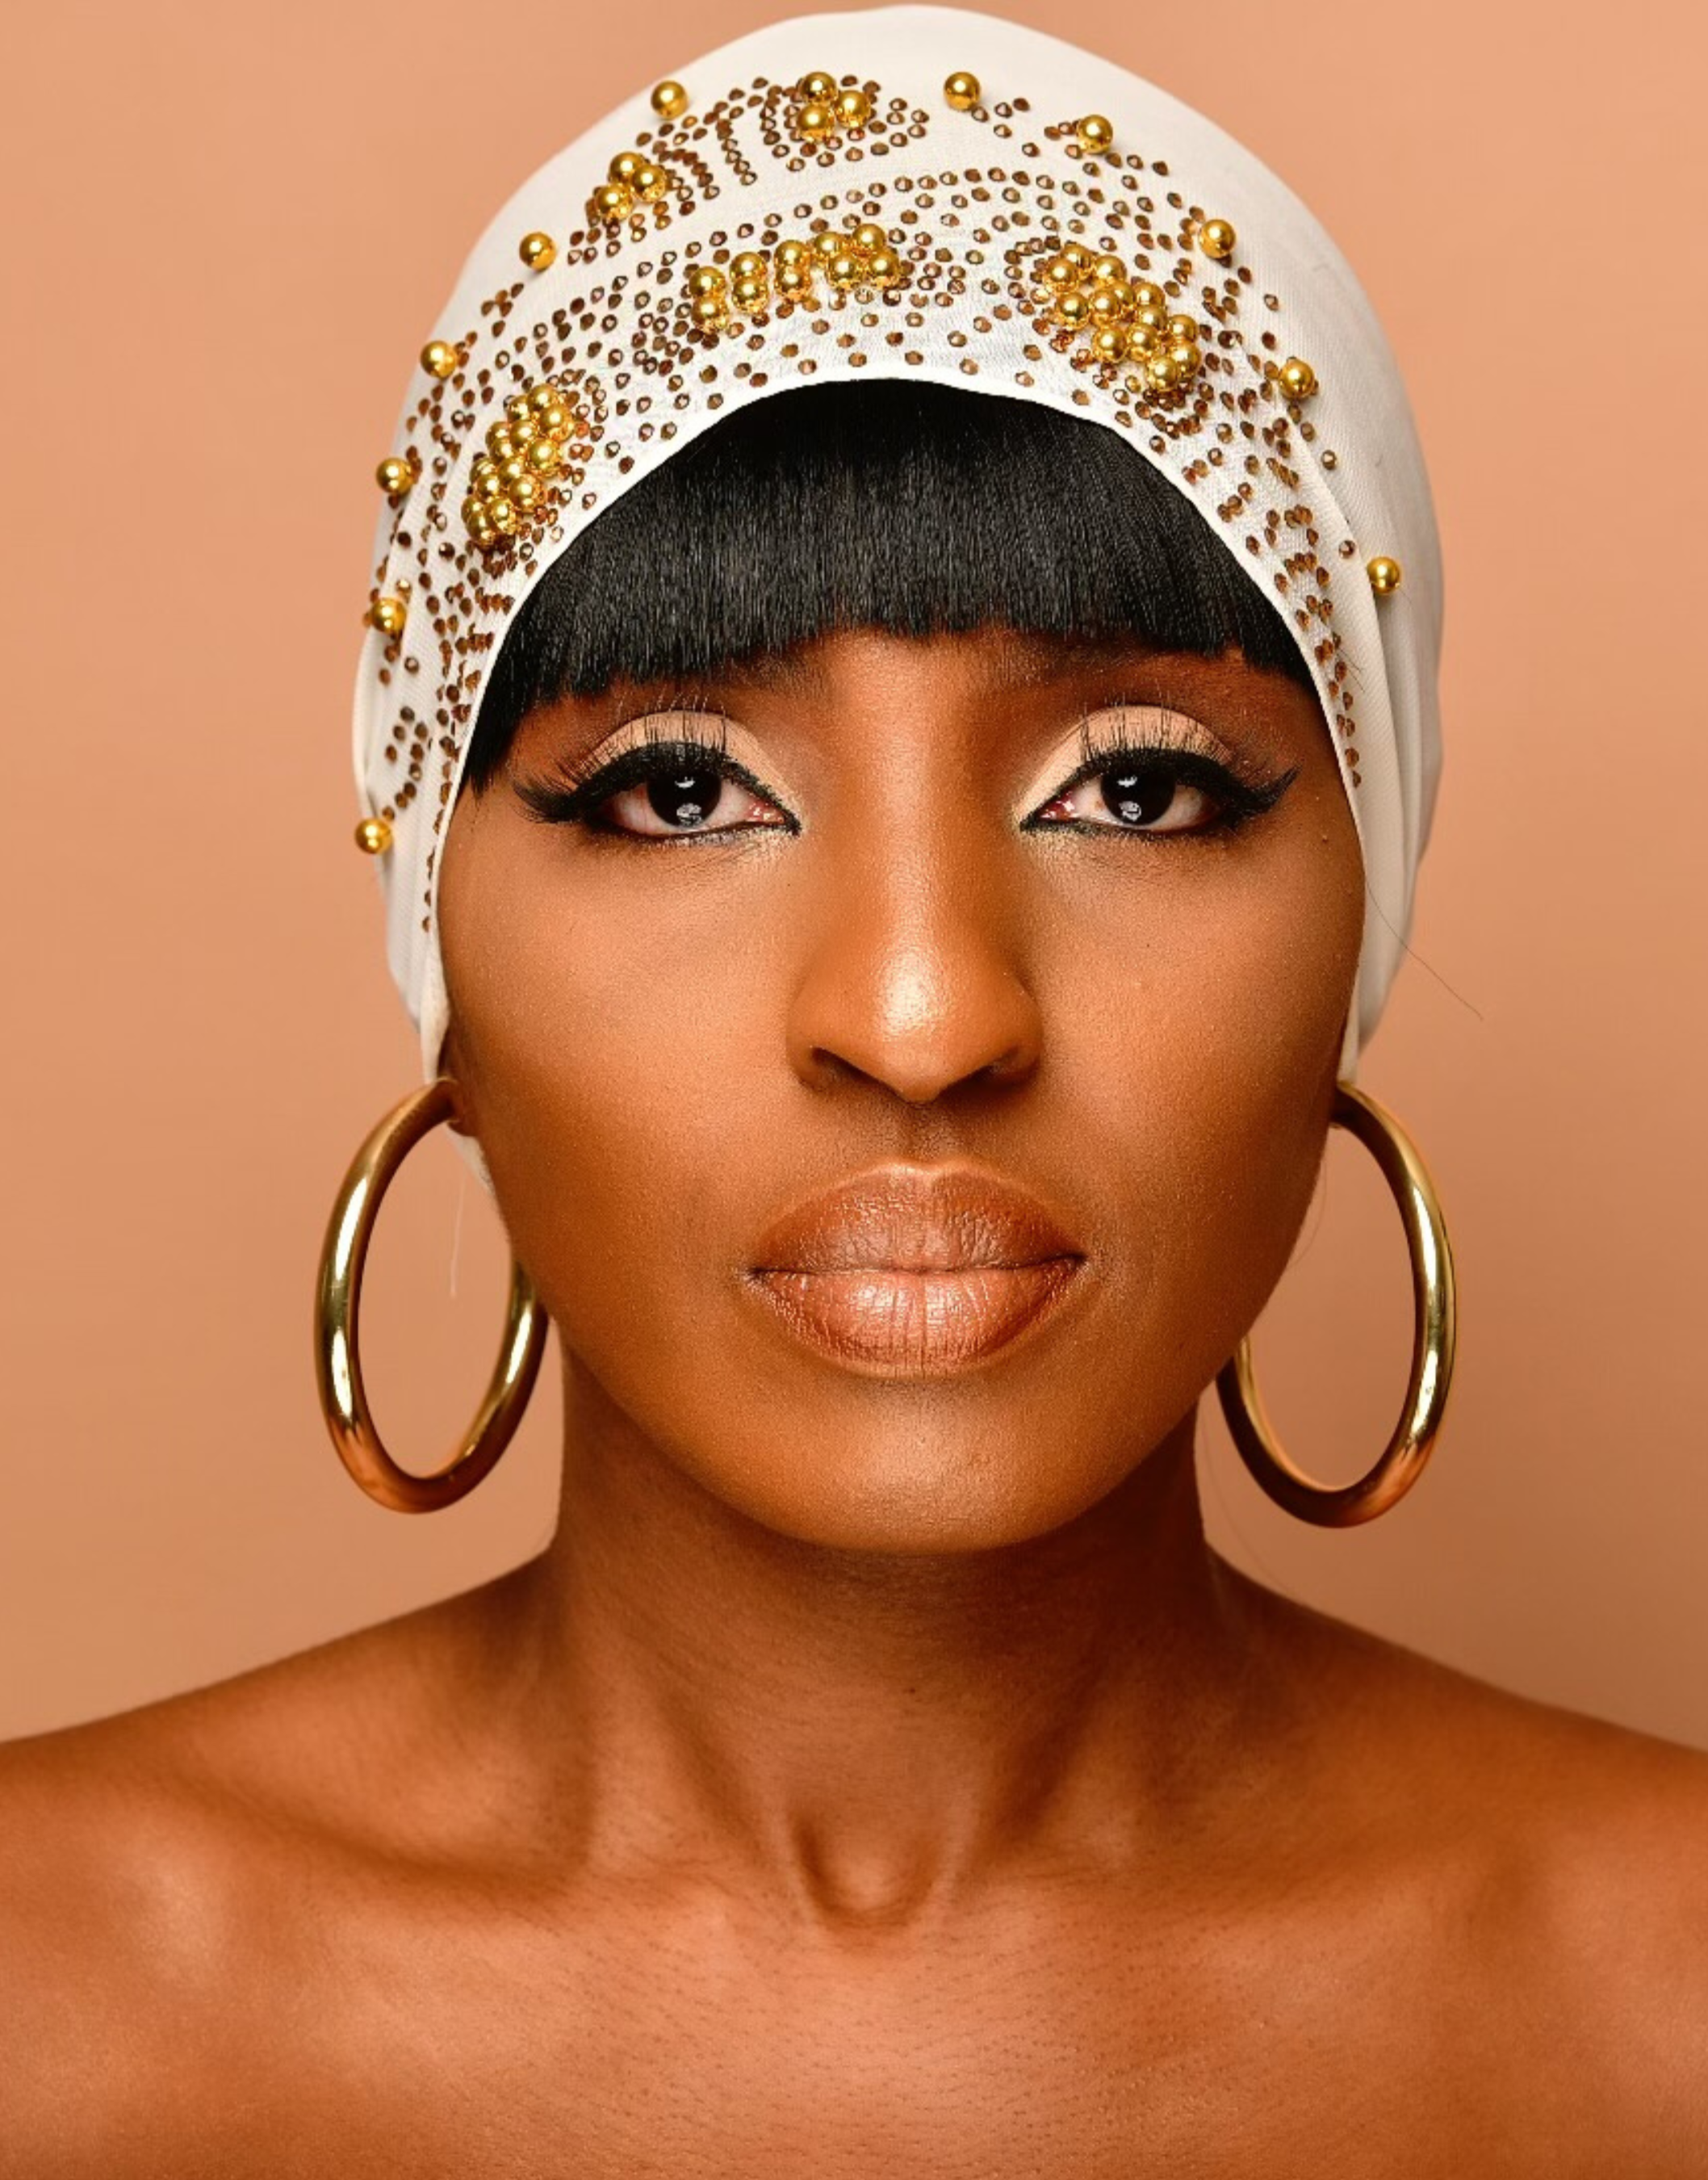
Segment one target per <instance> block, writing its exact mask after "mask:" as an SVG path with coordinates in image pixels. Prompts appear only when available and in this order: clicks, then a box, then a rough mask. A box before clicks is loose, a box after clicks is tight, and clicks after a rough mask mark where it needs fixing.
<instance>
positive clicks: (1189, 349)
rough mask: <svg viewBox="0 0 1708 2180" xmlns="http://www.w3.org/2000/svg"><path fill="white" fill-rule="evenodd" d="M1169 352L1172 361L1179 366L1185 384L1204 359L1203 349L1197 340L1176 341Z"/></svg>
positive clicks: (1182, 381)
mask: <svg viewBox="0 0 1708 2180" xmlns="http://www.w3.org/2000/svg"><path fill="white" fill-rule="evenodd" d="M1168 354H1169V357H1170V359H1171V361H1173V362H1174V363H1175V364H1177V365H1178V366H1179V370H1180V379H1181V383H1182V384H1183V385H1184V383H1185V382H1186V381H1187V380H1188V379H1189V378H1190V377H1191V376H1192V374H1193V372H1195V371H1196V370H1197V368H1198V366H1199V365H1200V363H1202V362H1203V361H1204V354H1203V351H1202V350H1201V349H1200V347H1199V346H1198V344H1197V343H1196V342H1195V341H1176V342H1175V344H1174V345H1173V348H1171V349H1170V350H1169V351H1168Z"/></svg>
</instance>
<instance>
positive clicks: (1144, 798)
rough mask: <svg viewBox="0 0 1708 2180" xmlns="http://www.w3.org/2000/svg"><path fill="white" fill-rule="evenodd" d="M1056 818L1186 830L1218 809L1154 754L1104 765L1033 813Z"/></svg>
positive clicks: (1176, 768)
mask: <svg viewBox="0 0 1708 2180" xmlns="http://www.w3.org/2000/svg"><path fill="white" fill-rule="evenodd" d="M1037 814H1038V816H1039V817H1040V818H1051V819H1054V820H1056V821H1057V822H1060V821H1062V820H1064V819H1068V820H1073V819H1077V820H1078V821H1079V823H1082V824H1104V825H1112V826H1115V827H1119V828H1121V829H1123V830H1125V831H1128V832H1134V833H1191V832H1195V831H1197V830H1199V829H1200V828H1202V827H1204V826H1205V825H1209V824H1212V823H1214V822H1215V820H1216V817H1217V816H1218V814H1219V811H1218V806H1217V804H1216V798H1215V796H1214V795H1212V794H1211V793H1210V792H1209V790H1207V789H1205V788H1203V787H1200V786H1198V785H1196V784H1194V783H1193V782H1192V781H1190V780H1188V779H1184V778H1183V776H1182V773H1181V769H1180V768H1179V766H1178V765H1177V764H1170V763H1167V762H1162V761H1159V760H1157V759H1156V758H1154V757H1151V758H1145V759H1143V760H1141V761H1138V762H1134V761H1132V760H1126V761H1121V762H1116V763H1114V764H1106V765H1104V766H1103V767H1102V768H1101V769H1100V770H1098V771H1096V772H1092V773H1087V774H1085V776H1084V777H1083V778H1081V779H1079V780H1077V781H1075V782H1074V783H1073V784H1071V785H1070V786H1068V787H1065V788H1063V790H1062V791H1061V792H1060V793H1059V794H1057V795H1052V797H1051V799H1050V801H1048V802H1046V804H1045V805H1044V806H1043V808H1042V809H1041V811H1039V812H1038V813H1037Z"/></svg>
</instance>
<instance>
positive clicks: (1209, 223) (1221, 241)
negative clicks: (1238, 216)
mask: <svg viewBox="0 0 1708 2180" xmlns="http://www.w3.org/2000/svg"><path fill="white" fill-rule="evenodd" d="M1238 239H1239V237H1238V235H1237V234H1235V233H1234V231H1233V223H1232V222H1231V221H1228V220H1225V219H1206V220H1205V223H1204V224H1203V226H1202V227H1200V228H1199V230H1198V247H1199V248H1200V250H1202V251H1203V252H1204V255H1205V256H1206V257H1213V258H1214V259H1215V260H1216V263H1217V264H1218V265H1225V264H1226V263H1227V261H1228V259H1229V258H1230V257H1232V256H1233V245H1234V244H1235V243H1236V242H1238Z"/></svg>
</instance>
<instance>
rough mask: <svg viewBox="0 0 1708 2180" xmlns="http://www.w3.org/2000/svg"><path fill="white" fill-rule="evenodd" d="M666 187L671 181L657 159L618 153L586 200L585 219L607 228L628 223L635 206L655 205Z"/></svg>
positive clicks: (627, 152)
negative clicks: (624, 220) (602, 178)
mask: <svg viewBox="0 0 1708 2180" xmlns="http://www.w3.org/2000/svg"><path fill="white" fill-rule="evenodd" d="M669 186H670V177H669V175H668V174H667V173H665V171H664V169H663V168H662V167H661V166H660V165H659V164H658V162H657V161H656V159H649V158H648V157H647V156H646V154H645V152H644V151H619V152H618V154H617V156H616V157H615V158H613V159H612V162H611V164H610V165H609V166H608V167H607V168H606V170H605V179H604V180H603V181H602V182H601V184H600V185H599V187H598V188H597V189H596V190H594V192H593V194H592V195H591V196H590V198H589V199H588V200H587V215H588V217H589V218H590V219H591V220H592V221H593V222H594V223H595V224H596V225H600V224H603V225H606V226H609V225H611V224H612V223H614V222H615V221H617V220H619V219H627V218H628V217H629V213H630V212H633V211H634V208H635V207H636V206H637V205H643V204H656V203H657V202H658V201H659V200H660V199H661V198H662V196H663V195H664V194H665V191H666V190H667V189H668V188H669Z"/></svg>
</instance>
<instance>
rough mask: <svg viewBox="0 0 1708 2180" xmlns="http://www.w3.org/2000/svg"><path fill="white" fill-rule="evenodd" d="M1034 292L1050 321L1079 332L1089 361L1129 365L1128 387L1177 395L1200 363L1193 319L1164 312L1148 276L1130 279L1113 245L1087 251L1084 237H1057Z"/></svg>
mask: <svg viewBox="0 0 1708 2180" xmlns="http://www.w3.org/2000/svg"><path fill="white" fill-rule="evenodd" d="M1038 294H1039V296H1040V299H1041V300H1042V302H1043V304H1044V306H1045V311H1046V316H1047V317H1048V318H1049V319H1050V321H1051V322H1052V323H1053V324H1055V325H1057V326H1065V327H1066V328H1068V330H1069V331H1070V332H1072V333H1076V334H1078V335H1079V336H1080V343H1079V353H1080V355H1083V356H1085V358H1086V360H1087V361H1090V362H1092V363H1101V364H1109V365H1116V364H1123V363H1130V364H1132V365H1133V366H1135V367H1134V370H1133V371H1131V372H1129V374H1128V383H1129V385H1130V386H1132V387H1133V388H1134V390H1135V391H1139V392H1142V393H1146V394H1173V393H1178V391H1179V389H1180V388H1182V387H1184V386H1185V385H1186V384H1187V383H1189V381H1190V380H1191V379H1192V378H1194V377H1195V376H1196V375H1197V372H1198V371H1199V369H1200V366H1201V365H1202V364H1203V361H1204V352H1203V350H1202V349H1200V346H1199V339H1200V331H1201V328H1200V326H1199V323H1198V321H1197V319H1196V318H1194V317H1188V316H1187V315H1186V313H1185V312H1184V311H1171V310H1170V308H1169V306H1168V298H1167V295H1165V294H1164V292H1163V291H1162V289H1161V288H1159V287H1158V286H1157V285H1156V282H1155V281H1154V280H1134V279H1132V278H1129V274H1128V271H1127V267H1126V264H1125V262H1124V261H1123V259H1121V258H1119V257H1118V256H1115V255H1114V254H1113V253H1112V251H1106V252H1104V253H1102V254H1101V255H1099V256H1094V255H1093V253H1092V252H1091V251H1090V250H1087V249H1086V248H1085V245H1084V244H1083V243H1079V242H1068V243H1064V244H1063V246H1062V248H1061V249H1060V250H1058V251H1057V254H1056V255H1055V256H1053V257H1049V258H1046V260H1045V261H1044V265H1043V268H1042V271H1041V273H1040V275H1039V278H1038Z"/></svg>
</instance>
